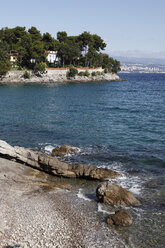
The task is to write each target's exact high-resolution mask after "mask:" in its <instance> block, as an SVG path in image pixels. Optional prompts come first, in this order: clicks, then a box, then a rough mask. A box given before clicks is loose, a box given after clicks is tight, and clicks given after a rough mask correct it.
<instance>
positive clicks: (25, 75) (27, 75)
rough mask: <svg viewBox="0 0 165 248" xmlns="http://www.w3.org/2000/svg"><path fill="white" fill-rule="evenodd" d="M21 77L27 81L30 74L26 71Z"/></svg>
mask: <svg viewBox="0 0 165 248" xmlns="http://www.w3.org/2000/svg"><path fill="white" fill-rule="evenodd" d="M23 77H24V78H25V79H29V78H30V73H29V72H28V71H25V72H24V74H23Z"/></svg>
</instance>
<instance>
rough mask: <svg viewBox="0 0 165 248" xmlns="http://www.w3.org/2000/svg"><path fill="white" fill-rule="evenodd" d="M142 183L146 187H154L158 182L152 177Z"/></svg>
mask: <svg viewBox="0 0 165 248" xmlns="http://www.w3.org/2000/svg"><path fill="white" fill-rule="evenodd" d="M144 185H145V186H146V187H147V188H156V187H158V183H157V181H156V180H154V179H151V180H148V181H147V182H146V183H145V184H144Z"/></svg>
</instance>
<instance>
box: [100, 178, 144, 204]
mask: <svg viewBox="0 0 165 248" xmlns="http://www.w3.org/2000/svg"><path fill="white" fill-rule="evenodd" d="M96 195H97V197H98V199H99V201H100V202H103V203H106V204H109V205H111V206H139V205H140V201H139V200H137V199H136V198H135V196H134V195H133V194H132V193H131V192H129V191H128V190H126V189H124V188H122V187H121V186H119V185H117V184H112V183H110V182H103V183H101V184H100V185H99V186H98V187H97V189H96Z"/></svg>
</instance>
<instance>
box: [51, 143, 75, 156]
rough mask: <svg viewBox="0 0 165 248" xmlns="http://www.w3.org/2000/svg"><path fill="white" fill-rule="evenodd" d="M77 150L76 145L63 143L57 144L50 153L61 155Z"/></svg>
mask: <svg viewBox="0 0 165 248" xmlns="http://www.w3.org/2000/svg"><path fill="white" fill-rule="evenodd" d="M78 151H79V149H78V148H77V147H74V146H68V145H63V146H57V147H56V148H54V149H53V151H52V154H51V155H52V156H59V157H62V156H65V155H68V154H73V153H75V152H78Z"/></svg>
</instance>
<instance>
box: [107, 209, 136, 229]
mask: <svg viewBox="0 0 165 248" xmlns="http://www.w3.org/2000/svg"><path fill="white" fill-rule="evenodd" d="M132 222H133V221H132V216H131V215H130V214H129V213H128V211H127V210H125V209H121V210H118V211H116V212H115V214H110V215H109V216H108V218H107V223H108V224H109V225H111V226H113V225H115V226H130V225H132Z"/></svg>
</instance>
